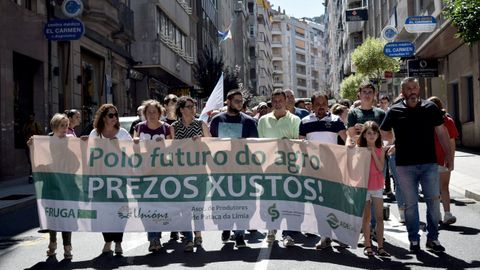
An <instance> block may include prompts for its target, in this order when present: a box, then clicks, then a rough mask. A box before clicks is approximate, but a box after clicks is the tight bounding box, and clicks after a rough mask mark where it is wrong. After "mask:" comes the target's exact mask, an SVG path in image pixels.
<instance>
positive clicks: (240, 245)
mask: <svg viewBox="0 0 480 270" xmlns="http://www.w3.org/2000/svg"><path fill="white" fill-rule="evenodd" d="M235 246H236V247H237V248H245V247H247V244H246V243H245V239H244V238H243V235H239V236H237V237H236V238H235Z"/></svg>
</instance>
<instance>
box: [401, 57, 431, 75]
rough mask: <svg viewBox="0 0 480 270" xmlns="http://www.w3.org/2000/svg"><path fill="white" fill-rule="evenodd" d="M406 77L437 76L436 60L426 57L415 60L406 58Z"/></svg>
mask: <svg viewBox="0 0 480 270" xmlns="http://www.w3.org/2000/svg"><path fill="white" fill-rule="evenodd" d="M407 66H408V77H422V78H430V77H438V61H437V60H436V59H434V60H426V59H417V60H408V61H407Z"/></svg>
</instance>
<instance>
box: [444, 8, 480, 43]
mask: <svg viewBox="0 0 480 270" xmlns="http://www.w3.org/2000/svg"><path fill="white" fill-rule="evenodd" d="M444 2H445V9H444V14H445V16H446V17H447V18H448V19H450V20H452V24H453V25H454V26H455V27H456V28H457V29H458V32H457V34H456V37H459V38H462V39H463V40H464V41H465V42H466V43H468V44H470V45H471V44H472V43H474V42H476V41H478V40H480V0H445V1H444Z"/></svg>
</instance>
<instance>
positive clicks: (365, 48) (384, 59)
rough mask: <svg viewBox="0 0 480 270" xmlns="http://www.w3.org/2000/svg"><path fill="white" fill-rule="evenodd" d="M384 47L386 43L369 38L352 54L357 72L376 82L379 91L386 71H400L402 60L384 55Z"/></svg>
mask: <svg viewBox="0 0 480 270" xmlns="http://www.w3.org/2000/svg"><path fill="white" fill-rule="evenodd" d="M384 46H385V42H384V41H382V40H381V39H379V38H367V39H366V40H365V42H363V44H362V45H360V46H358V47H357V48H356V49H355V51H353V53H352V62H353V64H354V65H355V66H356V67H357V72H358V73H361V74H364V75H366V76H368V77H369V78H370V79H371V80H374V81H376V82H377V83H378V87H377V88H378V89H380V85H381V80H382V78H383V75H384V73H385V71H392V72H397V71H399V70H400V59H399V58H392V57H388V56H386V55H385V54H383V47H384Z"/></svg>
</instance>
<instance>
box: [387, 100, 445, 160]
mask: <svg viewBox="0 0 480 270" xmlns="http://www.w3.org/2000/svg"><path fill="white" fill-rule="evenodd" d="M442 124H443V117H442V112H441V111H440V110H439V109H438V107H437V106H436V105H435V104H434V103H433V102H431V101H428V100H423V99H422V100H421V101H420V102H419V103H418V104H417V105H416V106H415V107H414V108H410V107H407V105H406V104H405V102H403V101H402V102H399V103H397V104H395V105H393V106H392V107H391V108H390V110H389V111H388V112H387V115H386V116H385V120H384V121H383V123H382V124H381V126H380V129H382V130H385V131H391V130H392V129H393V131H394V133H395V158H396V162H397V166H410V165H420V164H427V163H436V162H437V158H436V155H435V141H434V139H433V138H434V135H435V127H437V126H439V125H442Z"/></svg>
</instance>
